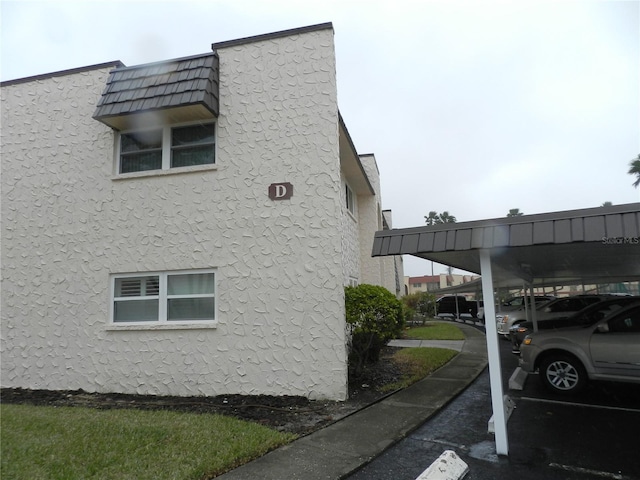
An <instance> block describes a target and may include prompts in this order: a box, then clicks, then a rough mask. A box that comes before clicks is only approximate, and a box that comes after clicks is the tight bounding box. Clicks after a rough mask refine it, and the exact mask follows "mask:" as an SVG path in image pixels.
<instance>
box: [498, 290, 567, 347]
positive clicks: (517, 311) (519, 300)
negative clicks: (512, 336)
mask: <svg viewBox="0 0 640 480" xmlns="http://www.w3.org/2000/svg"><path fill="white" fill-rule="evenodd" d="M534 298H535V308H536V310H540V309H541V308H542V307H544V306H546V305H548V304H549V303H551V302H552V301H554V300H556V297H552V296H546V295H544V296H536V297H534ZM527 307H528V308H525V304H524V297H515V298H513V299H511V300H509V301H508V302H505V303H503V304H502V305H501V306H500V311H499V312H498V313H496V323H497V326H498V333H499V334H500V335H503V336H504V337H505V338H508V337H509V329H510V328H511V327H512V326H513V325H517V324H518V323H521V322H526V321H527V319H531V305H530V299H529V298H527Z"/></svg>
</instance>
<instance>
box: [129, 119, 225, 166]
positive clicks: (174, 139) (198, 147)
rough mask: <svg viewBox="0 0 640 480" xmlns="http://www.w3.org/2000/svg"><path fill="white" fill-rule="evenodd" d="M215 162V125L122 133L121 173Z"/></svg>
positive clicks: (199, 124)
mask: <svg viewBox="0 0 640 480" xmlns="http://www.w3.org/2000/svg"><path fill="white" fill-rule="evenodd" d="M214 163H215V129H214V124H213V123H207V124H201V123H198V124H195V125H185V126H177V127H170V126H166V127H163V128H156V129H150V130H140V131H133V132H125V133H121V134H120V149H119V158H118V173H132V172H143V171H147V170H169V169H171V168H178V167H189V166H192V165H207V164H214Z"/></svg>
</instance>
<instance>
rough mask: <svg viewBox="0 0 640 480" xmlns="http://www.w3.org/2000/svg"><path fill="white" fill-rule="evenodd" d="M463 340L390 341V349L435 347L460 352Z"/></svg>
mask: <svg viewBox="0 0 640 480" xmlns="http://www.w3.org/2000/svg"><path fill="white" fill-rule="evenodd" d="M464 342H465V341H464V340H391V341H389V343H388V344H387V345H389V346H390V347H435V348H449V349H451V350H457V351H458V352H461V351H462V347H463V346H464Z"/></svg>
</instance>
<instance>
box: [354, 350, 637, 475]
mask: <svg viewBox="0 0 640 480" xmlns="http://www.w3.org/2000/svg"><path fill="white" fill-rule="evenodd" d="M499 344H500V347H501V359H502V370H503V381H504V383H505V393H506V394H508V395H509V396H510V397H511V398H512V399H513V400H514V401H515V404H516V408H515V410H514V411H513V414H512V415H511V418H510V420H509V422H508V437H509V452H510V454H509V456H508V457H498V456H496V455H495V444H494V439H493V435H492V434H490V433H488V431H487V421H488V420H489V418H490V416H491V397H490V389H489V375H488V372H487V371H485V372H484V373H483V374H482V375H480V376H479V377H478V379H477V380H476V381H475V382H473V383H472V384H471V386H470V387H469V388H467V389H466V390H465V391H464V392H463V393H462V394H460V395H459V396H458V397H456V398H455V399H454V400H453V401H452V402H450V403H449V404H448V406H447V407H445V408H444V409H443V410H441V411H440V412H439V413H438V414H437V415H435V416H434V417H432V418H431V419H430V420H428V421H427V422H426V423H424V424H423V425H422V426H421V427H419V428H418V429H417V430H415V431H414V432H413V433H412V434H410V435H409V436H408V437H407V438H405V439H404V440H402V441H401V442H399V443H398V444H396V445H395V446H394V447H392V448H391V449H389V450H387V451H386V452H385V453H384V454H382V455H381V456H380V457H378V458H376V459H375V460H374V461H373V462H371V463H370V464H368V465H367V466H365V467H364V468H363V469H361V470H360V471H358V472H356V473H355V474H353V475H351V476H350V477H348V478H349V479H350V480H383V479H388V480H403V479H407V480H413V479H415V478H417V477H418V476H419V475H420V473H422V472H423V471H424V470H425V469H426V468H427V467H428V466H429V465H430V464H431V463H432V462H433V461H434V460H436V459H437V458H438V457H439V456H440V454H441V453H442V452H443V451H444V450H453V451H455V452H456V453H457V454H458V455H459V456H460V457H461V458H462V459H463V460H464V461H465V462H466V463H467V464H468V465H469V473H468V474H467V476H466V477H465V480H489V479H491V480H493V479H496V478H518V479H522V480H538V479H550V480H556V479H557V480H589V479H594V480H595V479H603V478H605V479H607V478H608V479H617V480H638V479H640V461H639V460H638V454H637V451H638V450H637V444H638V438H639V435H640V385H627V384H614V383H597V384H596V383H594V384H592V385H590V386H589V388H588V389H587V391H586V392H584V394H583V395H581V396H580V397H578V398H565V397H562V396H558V395H553V394H550V393H548V392H547V391H546V390H544V389H543V388H542V387H541V385H540V384H539V382H538V379H537V378H536V377H535V376H530V377H529V378H528V380H527V382H526V383H525V387H524V390H522V391H514V390H511V391H510V390H508V385H507V384H508V380H509V377H510V376H511V374H512V372H513V370H514V369H515V368H516V367H517V364H518V361H517V357H516V356H515V355H513V354H512V353H511V348H510V344H509V342H506V341H501V342H499Z"/></svg>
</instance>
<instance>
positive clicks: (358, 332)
mask: <svg viewBox="0 0 640 480" xmlns="http://www.w3.org/2000/svg"><path fill="white" fill-rule="evenodd" d="M345 307H346V316H347V325H348V327H349V329H350V334H351V344H350V352H349V373H350V375H352V376H355V377H357V376H359V375H360V374H361V373H362V371H363V369H364V367H365V365H367V364H369V363H375V362H377V361H378V360H379V358H380V351H381V350H382V347H384V346H385V345H386V344H387V342H388V341H389V340H391V339H392V338H396V337H397V336H398V335H399V334H400V333H401V332H402V329H403V328H404V312H403V305H402V303H401V302H400V300H398V299H397V298H396V297H395V295H393V294H392V293H391V292H390V291H389V290H387V289H386V288H384V287H380V286H378V285H368V284H361V285H358V286H357V287H345Z"/></svg>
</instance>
